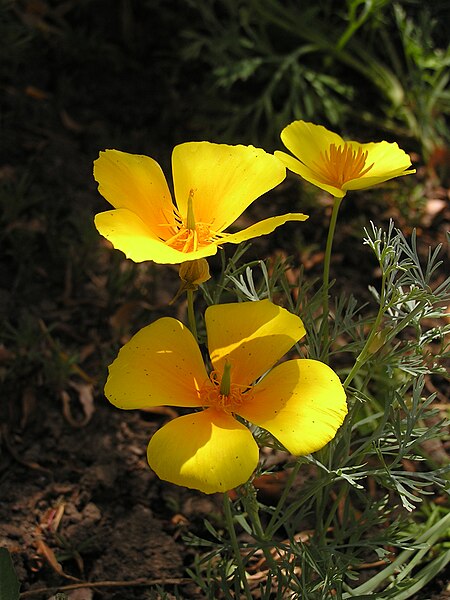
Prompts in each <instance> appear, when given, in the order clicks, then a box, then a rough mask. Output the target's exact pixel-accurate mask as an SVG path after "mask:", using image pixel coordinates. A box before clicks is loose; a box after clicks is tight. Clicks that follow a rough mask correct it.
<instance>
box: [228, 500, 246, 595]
mask: <svg viewBox="0 0 450 600" xmlns="http://www.w3.org/2000/svg"><path fill="white" fill-rule="evenodd" d="M223 511H224V514H225V522H226V524H227V529H228V533H229V536H230V541H231V547H232V548H233V553H234V559H235V561H236V566H237V569H238V573H239V577H240V579H241V581H242V586H243V588H244V593H245V597H246V598H248V599H249V600H251V598H252V594H251V592H250V588H249V586H248V581H247V574H246V572H245V569H244V563H243V562H242V556H241V551H240V549H239V543H238V541H237V537H236V531H235V529H234V523H233V514H232V512H231V500H230V498H229V496H228V494H227V493H225V494H224V495H223Z"/></svg>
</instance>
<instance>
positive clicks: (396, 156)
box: [275, 121, 416, 198]
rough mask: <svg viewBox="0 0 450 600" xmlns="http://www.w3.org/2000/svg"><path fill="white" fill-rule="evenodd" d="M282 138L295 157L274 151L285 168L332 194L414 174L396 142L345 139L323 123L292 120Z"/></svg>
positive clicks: (338, 194)
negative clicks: (366, 142) (367, 141)
mask: <svg viewBox="0 0 450 600" xmlns="http://www.w3.org/2000/svg"><path fill="white" fill-rule="evenodd" d="M281 140H282V142H283V144H284V145H285V146H286V148H287V149H288V150H290V151H291V152H292V154H294V156H296V158H294V157H293V156H290V155H289V154H286V153H285V152H281V151H279V150H278V151H276V152H275V156H277V158H279V159H280V160H281V161H282V162H283V163H284V164H285V165H286V167H287V168H288V169H290V170H291V171H293V172H294V173H297V175H300V176H301V177H303V179H306V181H309V182H310V183H312V184H314V185H316V186H317V187H319V188H321V189H322V190H325V191H327V192H329V193H330V194H332V195H333V196H335V197H336V198H343V197H344V196H345V194H346V193H347V191H349V190H362V189H364V188H368V187H372V186H373V185H376V184H378V183H382V182H383V181H387V180H388V179H392V178H393V177H399V176H401V175H409V174H410V173H415V172H416V171H415V169H410V167H411V159H410V158H409V156H408V155H407V154H406V152H404V151H403V150H401V149H400V148H399V147H398V145H397V144H396V143H390V142H370V143H368V144H360V143H359V142H353V141H348V142H346V141H344V140H343V139H342V138H341V136H339V135H338V134H337V133H333V132H332V131H329V130H328V129H325V127H322V125H314V124H313V123H307V122H305V121H294V122H293V123H291V124H290V125H288V126H287V127H285V128H284V129H283V131H282V132H281Z"/></svg>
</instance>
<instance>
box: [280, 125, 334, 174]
mask: <svg viewBox="0 0 450 600" xmlns="http://www.w3.org/2000/svg"><path fill="white" fill-rule="evenodd" d="M280 137H281V141H282V142H283V144H284V145H285V146H286V148H287V149H288V150H290V151H291V152H292V154H293V155H294V156H296V157H297V158H298V159H299V160H300V161H301V162H302V163H303V164H304V165H306V166H310V167H311V168H313V167H314V164H315V163H317V162H319V161H320V160H321V153H322V152H323V151H324V150H327V149H328V148H329V146H330V145H331V144H336V146H340V145H341V144H344V140H343V139H342V138H341V136H340V135H338V134H337V133H334V132H333V131H329V130H328V129H326V128H325V127H323V125H315V124H314V123H307V122H306V121H294V122H293V123H290V124H289V125H287V127H285V128H284V129H283V131H282V132H281V136H280ZM275 155H276V156H278V152H277V153H275Z"/></svg>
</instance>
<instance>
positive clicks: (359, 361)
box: [342, 287, 425, 389]
mask: <svg viewBox="0 0 450 600" xmlns="http://www.w3.org/2000/svg"><path fill="white" fill-rule="evenodd" d="M383 289H384V287H383ZM424 305H425V302H421V303H419V304H418V305H417V306H416V307H415V308H414V309H413V310H412V311H411V312H410V313H409V315H408V316H407V317H405V318H404V319H403V320H402V322H401V323H399V325H397V327H394V328H393V329H391V330H390V331H389V335H388V336H387V337H386V339H385V340H384V341H383V343H382V344H380V345H379V346H378V347H377V349H376V352H378V350H380V348H382V347H383V346H384V344H385V343H386V342H388V341H389V340H392V339H393V338H394V337H395V336H396V335H397V334H398V333H399V332H400V331H402V329H404V328H405V327H406V326H407V325H408V323H410V322H411V321H412V320H413V319H414V318H415V317H416V316H417V315H418V314H419V313H420V312H421V311H422V310H423V309H424ZM385 310H386V307H385V306H384V300H383V297H381V298H380V308H379V310H378V314H377V317H376V319H375V322H374V324H373V325H372V330H371V332H370V334H369V337H368V338H367V340H366V343H365V344H364V347H363V349H362V350H361V352H360V353H359V354H358V356H357V358H356V360H355V364H354V365H353V367H352V369H351V371H350V373H349V374H348V375H347V377H346V379H345V381H344V383H343V384H342V385H343V386H344V388H345V389H347V388H348V386H349V385H350V383H351V382H352V380H353V378H354V377H355V375H356V374H357V373H358V371H359V370H360V369H361V367H362V366H363V365H364V363H365V362H366V361H367V358H368V357H369V356H371V355H372V354H374V352H373V351H372V350H371V346H372V343H373V342H374V338H375V336H376V335H377V333H378V330H379V327H380V324H381V320H382V318H383V315H384V313H385Z"/></svg>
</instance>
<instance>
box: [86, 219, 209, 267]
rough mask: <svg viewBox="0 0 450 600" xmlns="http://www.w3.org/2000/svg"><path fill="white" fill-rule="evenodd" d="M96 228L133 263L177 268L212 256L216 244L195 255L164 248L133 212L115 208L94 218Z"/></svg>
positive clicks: (161, 242)
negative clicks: (185, 262) (187, 262)
mask: <svg viewBox="0 0 450 600" xmlns="http://www.w3.org/2000/svg"><path fill="white" fill-rule="evenodd" d="M95 226H96V227H97V229H98V231H99V232H100V233H101V234H102V235H103V236H104V237H105V238H106V239H107V240H109V241H110V242H111V243H112V245H113V246H114V248H116V249H117V250H121V251H122V252H124V254H125V256H127V258H130V259H131V260H134V262H143V261H145V260H153V261H155V262H157V263H161V264H178V263H182V262H184V261H186V260H196V259H199V258H204V257H205V256H212V255H213V254H215V253H216V252H217V244H208V245H207V246H204V247H203V248H200V249H199V250H197V251H195V252H181V250H176V249H175V248H172V247H170V246H167V245H166V244H165V243H164V242H163V241H162V240H160V239H159V238H158V237H156V236H155V235H154V233H153V231H152V230H151V229H150V228H149V227H147V225H146V224H145V223H144V222H143V221H142V219H140V218H139V217H138V216H137V215H136V214H135V213H134V212H131V211H129V210H127V209H126V208H118V209H117V210H110V211H106V212H102V213H99V214H98V215H96V216H95Z"/></svg>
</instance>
